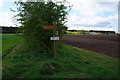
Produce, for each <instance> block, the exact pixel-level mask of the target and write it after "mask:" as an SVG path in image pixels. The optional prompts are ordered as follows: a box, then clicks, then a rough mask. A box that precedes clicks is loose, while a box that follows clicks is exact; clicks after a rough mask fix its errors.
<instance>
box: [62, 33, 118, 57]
mask: <svg viewBox="0 0 120 80" xmlns="http://www.w3.org/2000/svg"><path fill="white" fill-rule="evenodd" d="M61 41H62V42H64V43H66V44H69V45H72V46H75V47H79V48H83V49H87V50H91V51H95V52H98V53H102V54H105V55H108V56H111V57H116V58H117V57H118V45H119V44H118V36H117V35H86V34H77V35H76V34H69V35H65V36H64V37H63V38H62V39H61Z"/></svg>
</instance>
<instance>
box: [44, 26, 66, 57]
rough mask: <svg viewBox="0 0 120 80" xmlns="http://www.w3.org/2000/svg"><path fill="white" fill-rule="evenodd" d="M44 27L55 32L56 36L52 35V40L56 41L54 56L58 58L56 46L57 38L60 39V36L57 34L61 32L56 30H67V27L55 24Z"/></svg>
mask: <svg viewBox="0 0 120 80" xmlns="http://www.w3.org/2000/svg"><path fill="white" fill-rule="evenodd" d="M43 29H45V30H51V29H53V33H54V35H53V36H54V37H50V40H53V41H54V58H55V59H56V57H57V56H56V48H55V41H56V40H59V37H55V35H58V34H59V32H58V31H55V30H67V27H57V28H56V27H55V26H50V25H47V26H43Z"/></svg>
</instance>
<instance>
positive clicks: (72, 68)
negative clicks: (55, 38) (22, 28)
mask: <svg viewBox="0 0 120 80" xmlns="http://www.w3.org/2000/svg"><path fill="white" fill-rule="evenodd" d="M57 46H58V51H57V60H55V59H54V58H52V55H51V54H52V53H51V54H50V53H40V52H35V51H34V49H33V50H32V49H31V50H29V49H28V47H26V46H25V45H24V44H22V43H21V44H19V45H17V46H16V47H15V48H14V49H13V51H12V52H11V54H9V55H7V56H6V57H5V58H4V60H3V78H118V77H119V76H118V67H117V66H118V60H117V59H115V58H112V57H108V56H105V55H102V54H98V53H95V52H88V51H85V50H79V49H77V48H75V47H72V46H68V45H66V44H63V43H58V44H57ZM35 54H36V55H35Z"/></svg>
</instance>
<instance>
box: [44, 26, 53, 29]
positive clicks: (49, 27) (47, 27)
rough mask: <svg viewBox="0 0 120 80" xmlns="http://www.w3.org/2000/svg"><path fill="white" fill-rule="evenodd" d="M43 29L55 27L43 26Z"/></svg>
mask: <svg viewBox="0 0 120 80" xmlns="http://www.w3.org/2000/svg"><path fill="white" fill-rule="evenodd" d="M43 29H54V26H43Z"/></svg>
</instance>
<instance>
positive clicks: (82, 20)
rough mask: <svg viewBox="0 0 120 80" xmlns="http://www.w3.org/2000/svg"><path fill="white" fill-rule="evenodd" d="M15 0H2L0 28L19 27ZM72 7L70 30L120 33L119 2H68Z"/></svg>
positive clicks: (69, 18)
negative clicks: (12, 10) (16, 18)
mask: <svg viewBox="0 0 120 80" xmlns="http://www.w3.org/2000/svg"><path fill="white" fill-rule="evenodd" d="M14 1H15V0H0V26H16V24H17V25H18V26H19V25H20V24H18V23H17V22H16V21H14V18H13V16H14V15H15V13H13V12H11V11H10V8H12V9H14V8H16V7H15V5H14ZM67 2H69V3H70V4H71V5H73V6H72V9H71V11H70V12H69V15H68V22H67V23H66V25H67V26H68V29H69V30H73V29H74V30H105V31H116V32H117V33H118V32H119V31H118V2H119V0H67Z"/></svg>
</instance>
